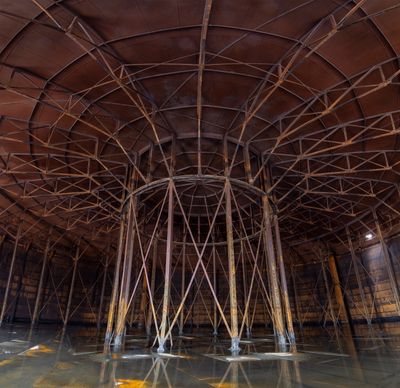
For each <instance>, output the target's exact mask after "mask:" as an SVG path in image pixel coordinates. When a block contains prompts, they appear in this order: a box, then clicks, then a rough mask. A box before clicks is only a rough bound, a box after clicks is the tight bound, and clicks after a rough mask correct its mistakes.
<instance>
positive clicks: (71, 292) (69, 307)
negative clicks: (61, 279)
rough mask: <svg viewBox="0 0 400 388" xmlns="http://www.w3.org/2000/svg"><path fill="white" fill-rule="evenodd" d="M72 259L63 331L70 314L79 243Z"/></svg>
mask: <svg viewBox="0 0 400 388" xmlns="http://www.w3.org/2000/svg"><path fill="white" fill-rule="evenodd" d="M72 260H73V268H72V277H71V284H70V287H69V295H68V301H67V308H66V310H65V316H64V325H63V330H64V331H65V329H66V327H67V324H68V320H69V315H70V312H71V303H72V297H73V296H74V288H75V278H76V270H77V269H78V260H79V245H78V246H77V247H76V251H75V255H74V257H73V259H72Z"/></svg>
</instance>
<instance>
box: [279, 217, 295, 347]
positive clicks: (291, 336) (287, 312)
mask: <svg viewBox="0 0 400 388" xmlns="http://www.w3.org/2000/svg"><path fill="white" fill-rule="evenodd" d="M274 228H275V245H276V254H277V256H278V265H279V273H280V279H281V290H282V295H283V305H284V308H285V315H286V325H287V330H288V335H289V340H290V342H291V343H294V342H295V341H296V337H295V335H294V329H293V317H292V310H291V308H290V301H289V292H288V287H287V281H286V271H285V262H284V261H283V251H282V243H281V233H280V229H279V221H278V216H277V215H276V214H275V215H274Z"/></svg>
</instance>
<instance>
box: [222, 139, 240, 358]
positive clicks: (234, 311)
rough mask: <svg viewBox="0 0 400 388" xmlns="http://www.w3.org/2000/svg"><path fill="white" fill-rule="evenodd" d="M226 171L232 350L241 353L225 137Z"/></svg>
mask: <svg viewBox="0 0 400 388" xmlns="http://www.w3.org/2000/svg"><path fill="white" fill-rule="evenodd" d="M223 146H224V150H223V151H224V152H223V154H224V169H225V171H224V172H225V178H226V180H225V187H224V191H225V222H226V244H227V253H228V277H229V302H230V315H231V328H230V329H231V348H230V350H231V351H232V353H237V352H239V351H240V348H239V342H240V338H239V327H238V307H237V293H236V292H237V290H236V263H235V248H234V243H233V225H232V198H231V183H230V181H229V154H228V139H227V136H225V137H224V144H223Z"/></svg>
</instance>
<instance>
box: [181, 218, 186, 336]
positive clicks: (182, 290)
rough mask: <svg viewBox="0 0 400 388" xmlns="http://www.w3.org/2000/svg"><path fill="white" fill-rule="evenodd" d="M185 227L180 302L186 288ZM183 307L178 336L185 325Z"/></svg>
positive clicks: (184, 232)
mask: <svg viewBox="0 0 400 388" xmlns="http://www.w3.org/2000/svg"><path fill="white" fill-rule="evenodd" d="M185 283H186V226H185V227H184V231H183V246H182V273H181V300H183V298H184V297H185V291H186V289H185V287H186V284H185ZM184 318H185V307H183V308H182V311H181V315H180V317H179V319H180V320H179V335H183V326H184V324H185V320H184Z"/></svg>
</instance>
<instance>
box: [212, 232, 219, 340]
mask: <svg viewBox="0 0 400 388" xmlns="http://www.w3.org/2000/svg"><path fill="white" fill-rule="evenodd" d="M214 242H215V240H213V246H212V265H213V288H214V293H215V295H216V296H217V298H218V284H217V280H218V271H217V265H216V264H217V263H216V254H215V244H214ZM213 326H214V327H213V329H214V331H213V335H214V336H217V335H218V307H217V302H216V300H215V298H214V303H213Z"/></svg>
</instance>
